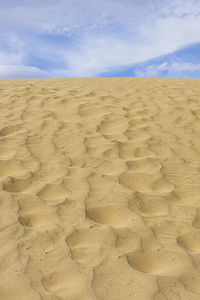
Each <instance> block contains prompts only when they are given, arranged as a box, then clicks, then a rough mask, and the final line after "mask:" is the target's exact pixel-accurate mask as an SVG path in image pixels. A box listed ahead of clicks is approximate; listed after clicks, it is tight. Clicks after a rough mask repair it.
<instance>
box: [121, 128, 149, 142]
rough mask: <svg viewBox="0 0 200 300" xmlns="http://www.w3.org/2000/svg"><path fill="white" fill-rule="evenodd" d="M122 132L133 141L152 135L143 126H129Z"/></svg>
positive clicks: (145, 138)
mask: <svg viewBox="0 0 200 300" xmlns="http://www.w3.org/2000/svg"><path fill="white" fill-rule="evenodd" d="M124 134H125V135H126V136H127V137H128V138H129V139H131V140H133V141H145V140H148V139H150V138H151V137H152V135H151V134H150V133H148V132H147V131H146V129H144V128H136V129H133V128H131V127H129V128H128V129H127V130H126V132H124Z"/></svg>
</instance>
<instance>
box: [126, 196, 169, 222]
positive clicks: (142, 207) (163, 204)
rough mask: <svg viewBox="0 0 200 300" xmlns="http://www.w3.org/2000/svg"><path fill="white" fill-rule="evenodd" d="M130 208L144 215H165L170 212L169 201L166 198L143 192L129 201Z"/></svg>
mask: <svg viewBox="0 0 200 300" xmlns="http://www.w3.org/2000/svg"><path fill="white" fill-rule="evenodd" d="M129 208H130V209H131V210H133V211H134V212H139V213H140V214H142V215H144V216H145V215H148V216H165V215H167V214H168V213H169V203H168V201H167V200H166V199H164V198H162V197H159V196H151V195H150V196H149V195H147V194H141V193H140V194H138V195H137V197H133V198H132V199H131V200H130V201H129Z"/></svg>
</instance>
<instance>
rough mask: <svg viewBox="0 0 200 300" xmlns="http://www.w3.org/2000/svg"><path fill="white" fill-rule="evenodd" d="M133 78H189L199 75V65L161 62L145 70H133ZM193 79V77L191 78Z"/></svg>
mask: <svg viewBox="0 0 200 300" xmlns="http://www.w3.org/2000/svg"><path fill="white" fill-rule="evenodd" d="M134 73H135V76H137V77H163V76H162V75H163V73H164V74H165V77H189V76H191V75H195V74H196V73H198V74H200V64H192V63H187V62H174V63H169V62H163V63H162V64H160V65H156V64H153V65H149V66H146V67H145V68H140V69H135V70H134ZM192 77H193V76H192Z"/></svg>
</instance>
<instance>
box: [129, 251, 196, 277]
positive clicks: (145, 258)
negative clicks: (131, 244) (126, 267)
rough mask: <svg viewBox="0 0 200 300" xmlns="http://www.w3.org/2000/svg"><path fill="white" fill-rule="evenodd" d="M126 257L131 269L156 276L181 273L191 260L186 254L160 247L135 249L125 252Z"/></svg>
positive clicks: (189, 264)
mask: <svg viewBox="0 0 200 300" xmlns="http://www.w3.org/2000/svg"><path fill="white" fill-rule="evenodd" d="M126 257H127V260H128V262H129V264H130V266H131V267H132V268H133V269H135V270H138V271H140V272H143V273H148V274H154V275H158V276H175V275H176V276H177V275H181V274H182V273H184V272H185V271H187V269H188V268H191V267H192V262H191V260H190V259H189V257H188V256H187V255H186V254H185V255H183V254H179V253H176V252H169V251H165V250H162V249H158V250H157V251H156V250H148V251H136V252H133V253H129V254H127V256H126Z"/></svg>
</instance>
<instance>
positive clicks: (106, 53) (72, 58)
mask: <svg viewBox="0 0 200 300" xmlns="http://www.w3.org/2000/svg"><path fill="white" fill-rule="evenodd" d="M68 77H70V78H76V77H79V78H80V77H161V78H163V77H164V78H200V0H167V1H163V0H34V1H32V0H0V78H1V79H7V78H68Z"/></svg>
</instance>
